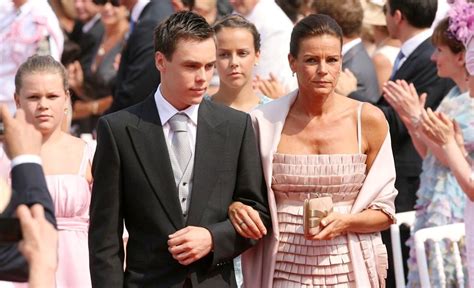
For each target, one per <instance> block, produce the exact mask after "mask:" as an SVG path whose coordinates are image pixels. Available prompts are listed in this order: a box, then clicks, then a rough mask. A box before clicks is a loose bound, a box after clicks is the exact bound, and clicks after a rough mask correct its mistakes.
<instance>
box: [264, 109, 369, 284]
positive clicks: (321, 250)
mask: <svg viewBox="0 0 474 288" xmlns="http://www.w3.org/2000/svg"><path fill="white" fill-rule="evenodd" d="M358 118H359V119H358V139H361V138H360V116H359V117H358ZM366 158H367V156H366V155H365V154H361V147H360V141H359V153H358V154H328V155H292V154H291V155H290V154H279V153H276V154H274V157H273V177H272V189H273V192H274V193H275V198H276V204H277V213H278V223H279V231H280V236H279V237H280V239H279V240H280V241H279V246H278V252H277V255H276V264H275V272H274V277H273V287H276V288H280V287H281V288H283V287H284V288H292V287H298V288H300V287H308V288H309V287H355V283H354V281H355V279H354V274H353V267H352V265H351V259H350V255H349V247H348V239H347V236H346V235H342V236H338V237H336V238H334V239H332V240H320V241H317V240H306V239H305V238H304V231H303V202H304V200H305V199H307V198H308V197H311V198H314V197H318V196H331V197H332V200H333V203H334V206H333V211H335V212H339V213H345V214H349V213H350V210H351V207H352V204H353V203H354V200H355V199H356V197H357V195H358V193H359V191H360V189H361V187H362V184H363V183H364V179H365V171H366V164H365V161H366Z"/></svg>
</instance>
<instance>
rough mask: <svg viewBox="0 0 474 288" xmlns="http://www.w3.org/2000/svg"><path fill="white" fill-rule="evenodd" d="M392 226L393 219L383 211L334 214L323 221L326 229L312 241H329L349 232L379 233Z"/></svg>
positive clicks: (322, 224) (322, 223)
mask: <svg viewBox="0 0 474 288" xmlns="http://www.w3.org/2000/svg"><path fill="white" fill-rule="evenodd" d="M390 224H392V219H391V218H390V216H388V215H387V214H385V213H384V212H382V211H381V210H375V209H367V210H364V211H362V212H360V213H356V214H341V213H337V212H333V213H331V214H329V215H328V216H327V217H325V218H324V219H322V220H321V226H322V227H324V228H323V229H322V230H321V231H320V232H319V233H318V234H316V235H314V237H312V238H311V240H329V239H333V238H335V237H337V236H339V235H344V234H347V233H348V232H352V233H372V232H378V231H382V230H385V229H387V228H388V227H389V226H390Z"/></svg>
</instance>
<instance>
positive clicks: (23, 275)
mask: <svg viewBox="0 0 474 288" xmlns="http://www.w3.org/2000/svg"><path fill="white" fill-rule="evenodd" d="M0 120H3V122H4V125H5V135H4V136H1V135H0V142H2V143H3V148H4V150H5V152H6V154H7V156H8V157H9V158H10V159H12V171H11V180H12V191H13V192H12V195H11V199H10V202H9V204H8V205H7V207H6V209H5V210H4V211H3V212H2V211H0V217H13V216H14V215H15V211H16V209H17V207H18V205H21V204H26V205H28V206H32V205H34V204H41V205H42V206H43V207H44V211H45V217H46V219H47V220H48V221H49V222H50V223H51V227H47V228H49V230H51V231H53V232H54V226H56V219H55V217H54V208H53V201H52V199H51V196H50V194H49V191H48V187H47V186H46V181H45V178H44V174H43V169H42V167H41V158H40V157H39V154H40V149H41V139H42V138H41V134H40V133H39V132H38V131H37V130H36V129H35V128H34V127H33V125H31V124H29V123H27V122H26V120H25V116H24V113H23V111H22V110H21V109H18V110H17V112H16V117H15V118H12V117H11V116H10V113H9V112H8V109H7V107H6V106H5V105H2V106H0ZM0 206H2V205H0ZM35 209H37V208H35ZM23 210H24V209H23ZM24 214H25V213H24ZM50 236H53V235H50ZM50 244H54V243H50ZM51 252H54V253H56V251H51ZM43 256H45V255H43ZM40 260H41V259H40ZM36 263H38V262H37V261H35V265H34V266H35V267H34V268H35V271H36V272H35V276H40V278H41V275H43V276H44V277H45V276H46V275H49V276H50V277H49V278H51V275H52V279H53V280H54V272H55V267H50V266H48V265H36ZM39 263H40V264H41V263H43V264H44V263H45V262H42V261H40V262H39ZM54 265H55V262H54V263H53V266H54ZM51 270H53V271H51ZM30 271H31V270H30ZM38 274H39V275H38ZM49 278H48V279H46V278H42V279H43V280H48V281H50V280H51V279H49ZM0 280H6V281H18V282H26V281H28V265H27V263H26V260H25V258H24V257H23V256H22V255H21V253H20V251H19V250H18V245H17V244H10V245H0ZM52 283H54V281H53V282H52ZM43 287H46V286H43Z"/></svg>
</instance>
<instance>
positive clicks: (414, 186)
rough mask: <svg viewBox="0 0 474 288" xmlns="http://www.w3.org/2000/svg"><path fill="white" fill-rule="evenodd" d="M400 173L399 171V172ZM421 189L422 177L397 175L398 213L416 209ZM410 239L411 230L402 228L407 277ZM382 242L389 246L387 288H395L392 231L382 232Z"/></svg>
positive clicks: (403, 226) (396, 200)
mask: <svg viewBox="0 0 474 288" xmlns="http://www.w3.org/2000/svg"><path fill="white" fill-rule="evenodd" d="M397 172H398V171H397ZM419 187H420V177H403V176H399V175H398V173H397V180H396V181H395V188H397V190H398V195H397V198H396V199H395V209H396V212H397V213H399V212H406V211H411V210H413V209H415V203H416V191H417V190H418V188H419ZM408 238H410V228H409V227H407V226H406V225H401V226H400V243H401V244H402V258H403V270H404V271H405V277H406V276H407V275H408V267H407V260H408V256H409V252H410V249H409V248H408V246H406V245H405V242H406V241H407V240H408ZM382 241H383V242H384V244H385V245H386V246H387V252H388V261H389V262H388V271H387V281H386V283H387V288H392V287H393V288H395V287H396V284H395V270H394V268H393V255H392V241H391V239H390V229H387V230H385V231H382ZM405 281H406V280H405Z"/></svg>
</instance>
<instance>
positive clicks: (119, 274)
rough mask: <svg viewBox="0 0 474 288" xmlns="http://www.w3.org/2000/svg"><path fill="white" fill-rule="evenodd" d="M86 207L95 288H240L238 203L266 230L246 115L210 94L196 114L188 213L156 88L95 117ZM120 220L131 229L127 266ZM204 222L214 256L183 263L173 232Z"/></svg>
mask: <svg viewBox="0 0 474 288" xmlns="http://www.w3.org/2000/svg"><path fill="white" fill-rule="evenodd" d="M97 135H98V145H97V151H96V153H95V158H94V162H93V163H94V164H93V174H94V187H93V192H92V202H91V208H90V215H91V217H90V230H89V251H90V269H91V277H92V284H93V286H94V287H182V285H183V281H184V280H185V278H186V277H189V278H190V279H191V281H192V283H193V287H213V288H214V287H234V286H235V280H234V269H233V263H232V259H233V258H234V257H235V256H237V255H239V254H240V253H242V252H243V251H244V250H245V249H247V248H249V247H250V246H251V244H253V243H252V242H251V241H250V240H248V239H244V238H242V237H241V236H239V235H238V234H237V233H236V231H235V229H234V228H233V226H232V224H231V222H230V221H229V219H228V214H227V209H228V206H229V205H230V204H231V203H232V202H233V201H242V202H244V203H246V204H248V205H251V206H253V207H254V208H255V209H256V210H257V211H259V212H260V214H261V217H262V218H263V220H264V222H265V223H266V224H267V226H270V225H271V224H270V219H269V216H268V208H267V199H266V196H265V195H266V188H265V187H266V186H265V182H264V179H263V176H262V167H261V163H260V157H259V154H258V149H257V144H256V140H255V136H254V133H253V129H252V125H251V121H250V117H249V116H248V115H247V114H245V113H242V112H239V111H236V110H234V109H231V108H228V107H225V106H222V105H219V104H215V103H212V102H210V101H207V100H204V101H203V102H202V103H201V105H200V107H199V112H198V126H197V136H196V147H195V162H194V170H193V171H194V175H193V188H192V192H191V193H192V194H191V199H190V204H189V205H190V206H189V214H188V217H187V219H188V220H187V222H186V223H185V220H184V218H183V216H182V212H181V207H180V204H179V200H178V192H177V188H176V185H175V180H174V177H173V172H172V168H171V162H170V158H169V154H168V148H167V145H166V142H165V136H164V134H163V129H162V125H161V123H160V118H159V115H158V111H157V109H156V104H155V100H154V97H153V94H152V95H150V96H149V97H148V98H147V99H146V100H145V101H144V102H142V103H139V104H138V105H136V106H133V107H130V108H127V109H125V110H122V111H119V112H117V113H113V114H109V115H107V116H104V117H102V118H101V119H100V120H99V125H98V129H97ZM123 220H125V223H126V226H127V230H128V232H129V235H130V236H129V240H128V243H127V253H126V254H127V263H126V270H125V272H123V259H124V251H123V244H122V230H123ZM189 225H191V226H199V227H205V228H207V229H208V230H209V231H210V233H211V235H212V238H213V244H214V248H213V252H211V253H210V254H209V255H207V256H206V257H204V258H202V259H201V260H199V261H197V262H195V263H193V264H191V265H189V266H182V265H180V264H179V263H178V262H177V261H176V260H174V259H173V258H172V256H171V254H170V252H169V251H168V245H167V240H168V235H170V234H172V233H174V232H175V231H177V230H179V229H182V228H184V227H185V226H189Z"/></svg>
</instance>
